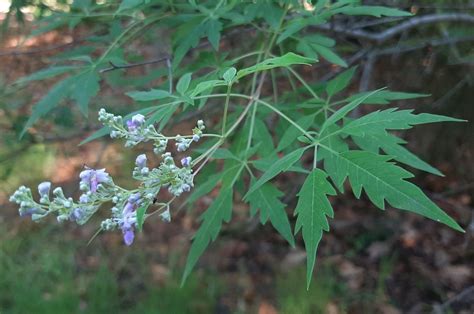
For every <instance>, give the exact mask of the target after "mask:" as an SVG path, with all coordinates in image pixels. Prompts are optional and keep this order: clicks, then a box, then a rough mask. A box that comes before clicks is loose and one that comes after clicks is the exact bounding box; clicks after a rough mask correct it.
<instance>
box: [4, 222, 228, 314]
mask: <svg viewBox="0 0 474 314" xmlns="http://www.w3.org/2000/svg"><path fill="white" fill-rule="evenodd" d="M17 227H18V228H20V230H17V231H18V232H19V233H18V234H12V233H11V232H10V233H6V232H5V231H6V230H5V229H3V228H4V226H2V230H1V233H2V234H3V236H1V237H0V309H1V310H2V313H35V314H43V313H45V314H46V313H97V314H99V313H137V314H138V313H163V314H167V313H211V312H212V311H213V308H214V306H215V302H216V300H217V297H218V295H219V294H218V293H220V292H219V290H218V289H217V288H218V286H217V285H218V283H217V282H218V281H217V278H215V277H212V276H207V277H204V278H202V276H198V275H195V276H192V277H191V278H190V280H189V284H187V285H186V286H185V287H183V288H180V286H179V280H178V278H179V277H178V276H179V274H180V272H179V270H177V269H175V270H172V274H171V275H170V276H169V278H167V280H166V281H165V282H163V283H161V284H160V283H158V284H157V283H156V282H153V281H152V280H151V278H152V276H150V274H149V271H148V270H147V268H143V267H138V268H135V269H129V270H125V271H126V272H128V271H131V272H133V276H134V277H136V279H130V278H129V279H125V278H124V279H121V278H122V277H123V272H124V269H122V268H121V267H120V265H117V263H116V262H117V261H116V260H114V259H113V258H111V257H108V256H107V255H105V254H101V255H100V265H99V266H95V267H86V265H83V264H80V259H81V258H84V256H82V257H79V256H78V252H80V251H83V250H84V249H85V248H84V242H82V241H80V240H75V239H73V238H70V237H65V238H63V237H58V234H59V233H60V232H61V229H62V228H61V227H60V226H57V225H56V226H49V227H44V228H43V227H42V228H33V229H31V228H29V227H26V226H22V225H21V224H20V225H17ZM25 227H26V228H25ZM26 229H29V230H26ZM45 239H48V241H45ZM133 254H134V255H135V256H134V257H133V258H134V259H137V258H138V259H140V258H141V257H140V254H142V253H140V251H135V252H134V253H133ZM94 255H95V254H94ZM129 257H132V256H131V255H129ZM90 258H93V257H92V256H91V257H90ZM83 262H84V261H82V263H83ZM136 280H139V281H138V285H137V281H136ZM130 300H133V302H130Z"/></svg>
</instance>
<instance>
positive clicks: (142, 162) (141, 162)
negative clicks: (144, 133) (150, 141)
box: [135, 154, 146, 169]
mask: <svg viewBox="0 0 474 314" xmlns="http://www.w3.org/2000/svg"><path fill="white" fill-rule="evenodd" d="M135 165H137V167H138V168H139V169H142V168H143V167H145V166H146V155H145V154H141V155H138V156H137V159H135Z"/></svg>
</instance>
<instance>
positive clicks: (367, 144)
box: [352, 133, 443, 176]
mask: <svg viewBox="0 0 474 314" xmlns="http://www.w3.org/2000/svg"><path fill="white" fill-rule="evenodd" d="M352 139H353V140H354V142H355V143H356V144H357V146H359V147H360V148H362V149H363V150H366V151H370V152H372V153H376V154H378V153H379V150H380V149H382V150H383V151H384V152H385V153H386V154H387V155H389V156H392V157H393V158H394V159H395V160H397V161H399V162H402V163H404V164H406V165H408V166H410V167H413V168H416V169H420V170H423V171H426V172H429V173H432V174H435V175H438V176H443V174H442V173H441V172H440V171H439V170H438V169H436V168H434V167H433V166H431V165H430V164H428V163H426V162H425V161H423V160H421V159H420V158H419V157H418V156H416V155H415V154H413V153H412V152H410V151H409V150H408V149H406V148H405V147H403V146H402V145H401V144H404V143H405V141H403V140H402V139H400V138H398V137H396V136H394V135H392V134H389V133H386V134H365V135H364V136H354V135H352Z"/></svg>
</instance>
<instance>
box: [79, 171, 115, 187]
mask: <svg viewBox="0 0 474 314" xmlns="http://www.w3.org/2000/svg"><path fill="white" fill-rule="evenodd" d="M79 177H80V178H81V185H85V186H86V187H87V188H88V189H89V190H90V191H91V192H96V191H97V186H98V185H99V183H102V182H107V181H109V179H110V177H109V174H108V173H107V172H105V169H98V170H94V169H87V170H84V171H82V172H81V174H80V175H79Z"/></svg>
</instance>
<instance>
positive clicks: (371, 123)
mask: <svg viewBox="0 0 474 314" xmlns="http://www.w3.org/2000/svg"><path fill="white" fill-rule="evenodd" d="M412 112H413V110H397V108H390V109H386V110H382V111H374V112H371V113H369V114H367V115H365V116H362V117H360V118H359V119H356V120H352V121H350V122H349V123H347V124H345V125H344V127H343V128H342V132H344V133H346V134H350V135H356V136H364V134H386V133H387V130H405V129H410V128H412V126H414V125H417V124H424V123H434V122H443V121H450V122H461V121H464V120H459V119H455V118H451V117H446V116H440V115H435V114H428V113H421V114H418V115H415V114H412Z"/></svg>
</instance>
